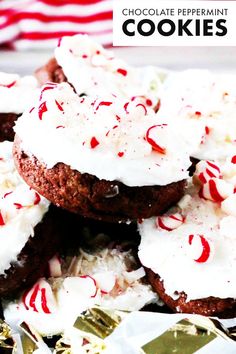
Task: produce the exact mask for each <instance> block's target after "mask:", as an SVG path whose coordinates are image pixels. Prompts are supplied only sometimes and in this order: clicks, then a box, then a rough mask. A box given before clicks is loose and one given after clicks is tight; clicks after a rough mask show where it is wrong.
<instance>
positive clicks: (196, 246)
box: [188, 234, 212, 263]
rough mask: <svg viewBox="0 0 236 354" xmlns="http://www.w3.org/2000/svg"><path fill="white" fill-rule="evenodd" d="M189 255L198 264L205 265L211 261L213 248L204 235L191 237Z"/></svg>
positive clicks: (189, 238)
mask: <svg viewBox="0 0 236 354" xmlns="http://www.w3.org/2000/svg"><path fill="white" fill-rule="evenodd" d="M188 244H189V246H190V248H189V250H188V251H189V255H190V256H191V258H192V259H193V260H194V261H195V262H197V263H205V262H207V261H208V260H209V258H210V255H211V252H212V246H210V243H209V241H208V240H207V239H206V237H205V236H204V235H198V234H197V235H189V237H188Z"/></svg>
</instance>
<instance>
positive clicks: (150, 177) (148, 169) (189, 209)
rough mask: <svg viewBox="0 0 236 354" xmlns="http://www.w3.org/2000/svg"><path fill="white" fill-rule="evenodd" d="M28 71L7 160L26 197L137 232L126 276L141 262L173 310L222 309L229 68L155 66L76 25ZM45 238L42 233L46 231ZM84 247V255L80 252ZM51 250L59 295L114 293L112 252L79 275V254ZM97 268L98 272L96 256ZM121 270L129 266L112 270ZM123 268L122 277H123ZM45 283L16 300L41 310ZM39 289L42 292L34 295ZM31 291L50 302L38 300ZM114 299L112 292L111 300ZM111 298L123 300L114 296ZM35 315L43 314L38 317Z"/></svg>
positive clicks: (230, 226)
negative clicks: (66, 257) (64, 262)
mask: <svg viewBox="0 0 236 354" xmlns="http://www.w3.org/2000/svg"><path fill="white" fill-rule="evenodd" d="M36 77H37V79H38V82H39V85H40V88H39V89H38V92H36V93H35V97H34V98H33V99H32V100H30V102H28V103H29V105H27V108H26V109H24V113H23V114H22V115H21V116H20V117H19V118H18V119H17V122H16V125H15V127H14V131H15V133H16V135H15V139H14V145H13V156H14V162H15V166H16V169H17V171H18V173H19V175H20V176H21V178H23V180H24V182H23V181H22V180H21V179H20V177H19V179H20V181H21V182H20V183H21V184H22V185H23V186H24V188H26V189H27V188H28V190H29V191H30V192H29V193H30V194H32V195H33V196H34V198H33V199H32V195H31V199H32V200H31V201H30V202H29V203H28V204H27V206H28V205H31V206H32V205H34V206H35V205H40V203H44V205H47V207H48V205H49V203H51V205H52V206H54V207H57V210H58V209H59V210H60V211H61V210H65V211H67V212H68V215H74V217H73V218H72V219H73V223H74V224H73V227H74V228H75V229H76V228H77V227H78V225H79V224H81V223H84V222H85V223H87V224H91V225H94V222H95V223H96V225H97V226H96V227H97V228H98V229H99V230H100V229H101V225H102V227H105V228H106V227H107V225H109V230H113V231H111V232H114V233H117V230H120V232H121V233H122V232H125V233H129V232H130V233H131V238H132V237H133V238H136V240H137V241H136V242H137V243H139V237H141V241H140V244H139V249H138V250H136V255H135V257H136V256H138V257H139V260H140V262H141V264H142V266H143V267H144V268H142V267H141V268H138V267H139V266H137V264H136V268H137V269H136V270H135V272H136V273H135V274H136V275H135V276H134V275H133V277H134V278H133V279H134V281H136V280H137V279H141V278H143V276H144V269H145V272H146V274H147V278H148V280H149V282H150V284H151V285H152V287H153V289H154V291H155V292H156V293H157V294H158V296H159V297H160V298H161V299H162V300H163V302H164V303H165V304H166V305H167V306H168V307H170V308H171V309H172V310H174V311H176V312H189V313H197V314H203V315H221V316H223V315H225V314H226V313H230V314H233V311H234V310H235V308H236V300H235V299H236V290H235V289H236V280H235V279H236V273H235V269H236V267H235V265H236V264H235V263H236V240H235V238H236V234H235V229H236V194H235V191H236V120H235V118H234V114H235V112H236V92H235V89H234V82H233V81H234V80H233V79H232V78H231V77H227V76H223V75H222V76H220V75H218V76H216V75H212V74H210V73H209V72H208V71H203V70H201V71H199V70H189V71H186V72H183V73H166V72H164V71H162V72H161V71H160V70H158V69H157V68H154V67H145V68H134V67H131V66H129V65H128V64H126V63H125V62H123V61H122V60H119V59H117V58H115V57H114V56H113V55H112V53H111V52H110V51H108V50H106V49H104V48H103V47H101V46H100V45H99V44H97V43H94V42H93V41H91V39H90V38H89V37H88V36H85V35H76V36H73V37H63V38H62V39H61V40H60V41H59V44H58V47H57V48H56V49H55V57H54V58H52V59H51V60H50V61H49V62H48V63H47V64H46V65H45V66H43V67H42V68H40V69H38V70H37V72H36ZM163 78H164V80H163ZM6 80H7V79H6ZM9 80H10V79H9ZM9 80H8V81H9ZM12 80H13V78H12ZM17 80H18V79H17ZM17 80H15V81H16V82H17ZM8 81H7V84H6V85H9V83H8ZM13 81H14V80H13ZM163 81H164V82H163ZM14 85H15V84H14ZM14 85H12V86H14ZM8 89H9V88H8ZM36 91H37V90H36ZM8 111H9V112H11V110H10V109H8ZM8 111H7V112H8ZM19 112H20V111H17V113H19ZM4 144H5V143H4ZM1 163H2V162H1V161H0V164H1ZM22 188H23V187H22ZM4 192H5V191H4ZM10 192H11V191H10V190H7V191H6V192H5V193H7V194H6V197H4V195H3V198H5V199H7V198H9V200H10V199H11V200H12V202H11V203H13V205H14V206H15V207H16V209H17V211H18V210H22V208H23V207H25V206H26V203H27V201H26V200H25V199H24V200H23V201H21V200H20V199H19V201H18V199H17V200H16V199H14V198H13V197H11V196H8V194H9V193H10ZM26 199H27V198H26ZM30 203H31V204H30ZM18 205H19V208H17V206H18ZM20 206H21V207H20ZM22 206H23V207H22ZM35 208H36V207H35ZM30 210H31V209H30ZM32 210H33V209H32ZM19 212H20V211H19ZM59 217H60V216H59ZM72 219H70V220H72ZM3 220H4V216H3ZM63 220H66V219H63ZM75 220H76V221H75ZM92 220H95V221H92ZM66 222H68V221H66ZM22 223H23V221H22ZM130 224H131V227H130V226H129V225H130ZM24 225H25V224H24ZM104 225H106V226H104ZM121 225H122V227H121ZM137 225H138V226H137ZM134 228H137V229H138V232H139V236H138V233H137V232H134V231H133V229H134ZM62 229H63V230H65V228H64V227H62ZM70 230H71V227H70ZM115 230H116V231H115ZM124 230H125V231H124ZM75 234H76V232H75ZM57 235H58V233H57V232H54V238H56V239H60V237H59V236H57ZM45 236H46V233H45ZM67 236H69V235H67ZM52 239H53V238H51V236H50V243H51V242H52ZM47 248H48V246H47V245H46V244H45V245H44V249H47ZM113 248H114V245H113ZM113 248H112V247H110V248H109V249H110V250H111V249H113ZM98 251H99V252H100V251H101V250H100V249H99V246H98ZM109 252H110V251H109ZM109 252H108V254H109V262H111V259H112V257H114V259H118V258H119V259H120V255H119V256H118V258H116V257H117V254H116V253H114V252H113V251H112V252H111V253H109ZM46 253H47V252H46ZM50 254H51V252H50ZM51 255H52V254H51ZM106 255H107V253H106ZM90 256H91V255H90ZM90 256H89V255H88V256H86V257H87V258H86V257H85V258H86V259H87V260H88V261H89V259H91V258H90ZM96 257H97V258H96ZM96 257H95V258H96V259H99V257H100V256H96ZM121 258H122V257H121ZM58 259H59V258H58V257H56V258H55V257H54V258H53V261H52V263H50V264H53V271H52V272H51V273H50V276H51V277H55V278H57V277H59V278H60V277H63V281H60V285H59V289H60V290H61V289H64V290H63V291H62V293H63V296H64V295H65V293H66V290H65V289H67V290H68V289H69V290H68V292H69V293H70V295H71V294H72V293H73V296H72V295H71V296H72V297H68V299H73V300H69V302H70V301H71V303H73V304H75V303H76V301H75V300H76V296H77V295H78V293H76V291H75V289H77V290H78V289H80V288H81V287H84V288H85V289H87V290H86V294H87V295H86V296H87V297H89V299H90V300H89V302H88V303H87V302H86V304H87V306H89V304H90V305H91V298H92V299H95V300H96V301H97V302H98V303H102V302H101V301H100V300H101V298H98V296H100V297H101V296H105V300H106V296H108V295H109V294H113V295H114V292H115V290H114V289H115V286H117V283H118V280H115V278H114V276H112V275H111V274H110V273H112V274H114V269H115V268H116V267H115V265H114V264H116V263H114V264H113V263H109V264H112V266H111V268H112V271H111V272H110V273H109V272H108V270H109V269H108V268H109V267H106V271H104V270H103V272H102V275H101V274H100V275H97V272H95V271H94V270H91V267H90V266H89V267H88V265H87V263H86V266H85V267H82V269H83V272H85V273H86V272H87V273H86V274H84V273H83V275H81V273H79V272H78V269H77V267H79V266H78V264H80V265H81V262H82V261H81V260H80V261H79V263H78V259H77V261H76V262H75V260H73V262H74V263H73V262H72V263H71V266H69V270H68V272H67V271H65V269H64V270H63V269H62V268H63V267H61V265H60V264H61V263H60V261H59V260H58ZM102 259H103V260H104V259H105V256H104V255H103V256H102ZM47 260H48V257H47ZM47 260H46V262H47ZM104 262H105V260H104ZM42 263H43V264H45V261H44V260H43V261H42ZM95 263H96V262H95ZM75 264H76V266H75ZM99 264H100V263H99ZM117 264H118V263H117ZM74 267H75V268H76V269H77V270H76V271H75V273H73V272H72V273H73V274H74V277H75V276H76V275H77V277H78V274H80V277H79V278H80V279H77V280H78V283H76V284H77V285H75V280H71V278H72V276H70V277H69V275H68V274H70V275H71V274H72V273H71V269H74ZM96 267H97V266H96ZM96 267H95V268H96ZM117 267H118V265H117ZM119 267H120V268H119V269H121V266H119ZM4 269H5V268H4ZM98 269H99V272H100V273H101V271H100V265H99V267H98ZM122 269H123V268H122ZM126 271H127V272H129V271H130V269H129V271H128V268H127V269H126V270H124V269H123V270H122V272H126ZM122 272H120V274H121V273H122ZM20 276H21V275H19V277H20ZM37 276H40V275H37ZM119 276H120V275H119ZM67 277H69V278H70V280H68V279H69V278H68V279H67ZM81 278H82V279H83V285H81V284H82V283H81V281H82V280H81ZM127 279H128V278H127V277H126V278H125V280H124V279H123V280H122V281H123V284H124V283H126V285H127V282H128V280H127ZM35 280H36V279H35ZM64 282H65V283H66V284H67V285H65V283H64ZM31 283H32V282H31ZM56 283H57V284H59V282H58V281H57V282H56ZM72 283H73V284H72ZM131 283H132V282H131ZM131 283H129V284H131ZM53 284H54V282H53V281H51V282H49V283H48V282H47V281H46V280H45V279H40V281H39V282H38V283H36V285H35V286H34V287H33V288H32V289H30V290H28V291H27V292H26V293H25V294H24V296H23V299H21V304H22V306H23V307H24V311H34V312H37V313H38V312H40V310H39V308H40V309H41V310H42V312H43V315H44V316H45V314H50V313H51V312H53V311H54V310H53V309H55V306H56V303H55V297H54V296H53V290H52V289H55V284H54V285H53ZM68 284H70V286H69V285H68ZM115 284H116V285H115ZM132 284H133V283H132ZM136 285H137V284H136ZM136 285H135V286H136ZM138 286H139V285H138ZM66 287H67V288H66ZM56 288H57V292H58V287H57V286H56ZM132 288H133V289H134V284H133V285H130V289H132ZM35 289H36V290H37V291H36V290H35ZM42 289H46V290H44V292H45V296H46V295H47V294H48V299H47V296H46V298H44V301H43V300H42V294H41V293H42ZM71 289H72V290H71ZM127 289H128V287H127V286H126V287H125V291H128V290H127ZM135 289H138V288H135ZM116 290H117V287H116ZM146 290H147V288H146ZM146 290H144V288H142V290H141V291H140V297H142V294H143V299H145V301H141V302H140V301H139V300H138V298H139V296H138V297H134V299H135V300H134V301H137V306H136V307H135V306H134V307H132V309H139V308H140V307H142V306H143V305H144V304H145V303H146V302H150V301H157V299H158V296H156V298H155V296H154V295H153V292H152V291H151V289H150V287H149V288H148V290H147V291H146ZM120 291H121V292H122V286H121V287H120ZM137 291H138V290H137ZM145 291H146V292H145ZM39 293H40V294H41V295H38V294H39ZM59 293H60V292H59ZM76 294H77V295H76ZM113 295H111V296H113ZM32 296H33V297H34V299H33V300H32ZM57 296H59V295H57ZM59 297H60V296H59ZM36 298H37V299H38V300H37V301H36ZM154 298H155V300H154ZM40 299H41V300H40ZM63 299H64V297H63ZM103 300H104V299H103ZM113 300H114V296H113ZM42 301H43V303H44V305H45V303H46V304H49V305H50V304H51V308H50V306H49V305H47V306H46V307H45V306H44V308H42ZM45 301H46V302H45ZM109 301H110V299H109ZM109 301H108V302H107V303H109V304H110V302H109ZM36 302H37V306H36ZM63 303H64V304H65V303H66V301H65V299H64V300H63ZM92 303H94V300H93V302H92ZM114 304H115V305H114ZM119 304H120V303H118V302H115V301H114V302H113V307H114V306H118V307H119V306H121V305H119ZM39 305H40V306H39ZM17 306H18V305H17ZM74 306H75V305H74ZM109 306H110V305H109ZM122 306H123V307H122V308H123V309H126V310H127V309H129V307H128V306H126V307H125V305H124V303H123V305H122ZM18 308H19V306H18ZM10 309H13V310H9V309H7V310H6V314H7V313H11V311H16V307H14V306H12V305H11V306H10ZM82 310H84V308H79V310H78V309H77V311H82ZM77 315H78V313H77ZM55 318H56V317H55ZM72 318H73V319H74V316H72ZM37 321H38V320H37V318H36V319H35V318H34V319H33V322H34V323H37ZM42 321H43V322H44V323H45V318H44V317H43V320H42ZM55 321H57V320H55ZM59 327H60V326H59ZM45 331H46V330H45ZM46 332H47V331H46ZM52 332H53V333H54V332H55V331H52ZM52 332H50V333H51V334H52ZM55 333H57V332H55Z"/></svg>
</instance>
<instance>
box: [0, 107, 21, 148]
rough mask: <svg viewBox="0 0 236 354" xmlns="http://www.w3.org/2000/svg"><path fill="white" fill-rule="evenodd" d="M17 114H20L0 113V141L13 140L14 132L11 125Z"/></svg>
mask: <svg viewBox="0 0 236 354" xmlns="http://www.w3.org/2000/svg"><path fill="white" fill-rule="evenodd" d="M19 116H20V114H16V113H0V142H2V141H5V140H9V141H13V140H14V136H15V132H14V130H13V127H14V124H15V121H16V120H17V118H18V117H19Z"/></svg>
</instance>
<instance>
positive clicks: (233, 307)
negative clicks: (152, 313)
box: [146, 268, 236, 317]
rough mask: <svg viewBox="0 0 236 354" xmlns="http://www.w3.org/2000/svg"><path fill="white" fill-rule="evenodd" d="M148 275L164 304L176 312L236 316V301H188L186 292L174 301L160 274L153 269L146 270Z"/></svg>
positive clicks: (179, 294)
mask: <svg viewBox="0 0 236 354" xmlns="http://www.w3.org/2000/svg"><path fill="white" fill-rule="evenodd" d="M146 274H147V277H148V280H149V282H150V284H151V285H152V287H153V289H154V290H155V291H156V292H157V294H158V295H159V296H160V298H161V299H162V300H163V301H164V303H165V304H166V305H167V306H169V307H170V308H171V309H172V310H173V311H175V312H184V313H194V314H198V315H204V316H218V317H224V316H225V315H226V314H228V313H229V311H230V313H231V317H233V316H234V315H235V314H236V299H232V298H226V299H220V298H217V297H213V296H210V297H207V298H205V299H197V300H190V301H188V300H187V295H186V294H185V293H184V292H181V293H176V296H178V298H177V299H176V300H174V299H173V298H172V297H171V296H169V295H167V294H166V292H165V288H164V285H163V281H162V280H161V279H160V277H159V275H158V274H155V273H154V272H153V271H152V270H151V269H147V268H146Z"/></svg>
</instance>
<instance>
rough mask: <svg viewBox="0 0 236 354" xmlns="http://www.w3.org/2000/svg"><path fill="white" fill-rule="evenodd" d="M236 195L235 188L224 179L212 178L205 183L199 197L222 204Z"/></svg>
mask: <svg viewBox="0 0 236 354" xmlns="http://www.w3.org/2000/svg"><path fill="white" fill-rule="evenodd" d="M233 193H234V186H233V185H232V184H230V183H228V182H226V181H224V180H223V179H218V178H212V179H210V180H209V181H208V182H207V183H204V184H203V186H202V188H201V190H200V192H199V196H200V197H201V198H203V199H206V200H211V201H212V202H216V203H220V202H222V201H223V200H225V199H226V198H228V197H229V196H230V195H231V194H233Z"/></svg>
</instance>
